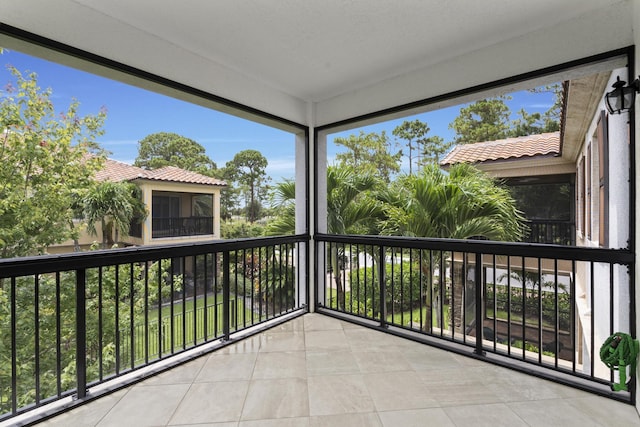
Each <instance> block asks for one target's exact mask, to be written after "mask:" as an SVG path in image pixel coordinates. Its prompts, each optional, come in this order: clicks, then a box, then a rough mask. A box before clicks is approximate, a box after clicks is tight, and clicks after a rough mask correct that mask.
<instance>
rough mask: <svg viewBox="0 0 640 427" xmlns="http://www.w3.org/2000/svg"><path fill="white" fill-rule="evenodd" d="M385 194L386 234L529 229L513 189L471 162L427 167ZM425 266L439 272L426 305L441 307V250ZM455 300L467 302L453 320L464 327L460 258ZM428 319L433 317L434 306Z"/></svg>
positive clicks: (494, 236) (502, 235)
mask: <svg viewBox="0 0 640 427" xmlns="http://www.w3.org/2000/svg"><path fill="white" fill-rule="evenodd" d="M394 184H395V185H393V186H391V187H390V188H388V189H387V191H385V192H383V193H381V198H382V200H383V201H384V210H385V213H386V219H385V221H384V226H383V230H384V232H385V233H386V234H391V235H402V236H412V237H436V238H450V239H469V238H485V239H489V240H507V241H509V240H511V241H513V240H515V241H518V240H520V239H521V238H522V236H523V235H524V232H525V227H524V225H523V222H524V217H523V216H522V214H521V213H520V211H518V209H517V208H516V204H515V201H514V200H513V198H512V197H511V195H510V193H509V191H508V190H507V189H505V188H504V187H502V186H499V185H497V183H496V182H495V181H494V180H493V179H492V178H490V177H489V176H488V175H486V174H484V173H483V172H481V171H479V170H477V169H475V168H474V167H472V166H470V165H467V164H457V165H454V166H453V167H452V168H451V169H450V170H449V172H448V173H446V172H444V171H442V170H441V169H439V168H438V167H437V165H435V164H434V165H431V166H428V167H426V168H425V169H423V171H422V173H421V174H419V175H416V176H406V177H403V178H402V179H400V180H398V181H397V182H396V183H394ZM421 259H422V262H421V264H420V269H421V271H422V273H423V274H424V277H429V278H431V277H433V276H432V274H433V273H434V272H436V271H437V272H439V274H440V277H439V278H438V279H437V281H436V280H434V281H432V282H431V283H430V284H429V283H427V284H426V286H427V287H428V286H431V292H430V295H431V301H430V304H429V301H428V303H427V307H430V308H431V310H434V311H435V312H439V304H441V301H442V299H443V298H444V295H438V294H439V291H440V286H436V285H437V282H440V281H442V280H443V277H442V274H443V271H444V270H445V268H444V266H441V265H439V263H440V260H441V259H442V258H441V254H439V253H438V252H437V251H427V252H426V253H425V254H424V256H423V257H421ZM449 262H451V263H452V264H453V260H450V261H449ZM453 269H454V274H455V275H457V276H458V277H457V280H454V286H453V294H454V298H453V300H454V301H457V302H459V303H462V304H463V307H462V308H461V309H459V310H452V311H453V314H452V315H453V321H454V324H455V326H456V327H458V328H459V327H460V323H461V313H462V311H463V310H464V309H465V307H464V298H462V283H463V282H464V280H462V277H463V274H464V272H463V271H462V270H461V269H462V266H461V265H460V263H457V265H454V266H453ZM427 319H432V316H431V311H429V312H428V314H427Z"/></svg>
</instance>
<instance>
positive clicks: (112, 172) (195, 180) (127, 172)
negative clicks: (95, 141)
mask: <svg viewBox="0 0 640 427" xmlns="http://www.w3.org/2000/svg"><path fill="white" fill-rule="evenodd" d="M95 178H96V179H97V180H98V181H113V182H119V181H133V180H136V179H144V180H151V181H166V182H182V183H185V184H202V185H217V186H225V185H227V183H226V182H224V181H221V180H219V179H216V178H211V177H209V176H206V175H202V174H199V173H196V172H191V171H188V170H185V169H181V168H178V167H175V166H165V167H162V168H159V169H154V170H146V169H142V168H139V167H137V166H132V165H128V164H126V163H123V162H119V161H117V160H112V159H106V160H105V162H104V167H103V168H102V170H100V171H98V172H97V173H96V175H95Z"/></svg>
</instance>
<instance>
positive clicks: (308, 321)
mask: <svg viewBox="0 0 640 427" xmlns="http://www.w3.org/2000/svg"><path fill="white" fill-rule="evenodd" d="M343 323H344V322H342V321H341V320H339V319H334V318H333V317H329V316H324V315H322V314H316V313H310V314H307V315H305V316H304V330H305V331H327V330H332V329H342V324H343Z"/></svg>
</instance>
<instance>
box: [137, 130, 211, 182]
mask: <svg viewBox="0 0 640 427" xmlns="http://www.w3.org/2000/svg"><path fill="white" fill-rule="evenodd" d="M134 165H135V166H138V167H141V168H144V169H158V168H161V167H163V166H176V167H179V168H182V169H186V170H189V171H192V172H197V173H201V174H203V175H208V176H214V175H215V173H216V169H217V166H216V164H215V162H214V161H213V160H211V159H210V158H209V156H207V154H206V152H205V149H204V147H203V146H202V145H200V144H198V143H197V142H196V141H194V140H192V139H189V138H187V137H184V136H181V135H178V134H176V133H170V132H158V133H154V134H151V135H147V136H146V137H144V138H143V139H142V140H140V141H139V142H138V157H136V160H135V162H134Z"/></svg>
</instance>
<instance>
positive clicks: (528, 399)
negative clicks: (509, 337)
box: [41, 314, 640, 427]
mask: <svg viewBox="0 0 640 427" xmlns="http://www.w3.org/2000/svg"><path fill="white" fill-rule="evenodd" d="M41 425H42V426H65V427H66V426H99V427H106V426H118V427H125V426H135V427H141V426H200V427H203V426H217V427H227V426H229V427H231V426H233V427H249V426H296V427H298V426H303V427H304V426H314V427H315V426H349V427H352V426H402V427H411V426H439V427H442V426H474V427H476V426H491V427H496V426H510V427H513V426H563V427H569V426H580V427H586V426H640V418H639V417H638V415H637V413H636V411H635V408H633V407H632V406H630V405H626V404H623V403H619V402H615V401H612V400H610V399H606V398H601V397H597V396H594V395H591V394H588V393H585V392H582V391H579V390H576V389H573V388H570V387H565V386H561V385H558V384H555V383H553V382H549V381H545V380H542V379H538V378H534V377H531V376H527V375H524V374H521V373H518V372H514V371H511V370H508V369H504V368H500V367H496V366H493V365H490V364H487V363H482V362H479V361H476V360H474V359H472V358H468V357H464V356H460V355H456V354H452V353H449V352H446V351H443V350H439V349H434V348H430V347H428V346H425V345H422V344H419V343H414V342H412V341H409V340H405V339H402V338H398V337H394V336H391V335H388V334H384V333H381V332H378V331H374V330H370V329H366V328H364V327H360V326H356V325H352V324H350V323H347V322H343V321H340V320H337V319H333V318H330V317H327V316H323V315H320V314H306V315H304V316H302V317H298V318H296V319H293V320H291V321H289V322H287V323H284V324H281V325H279V326H277V327H275V328H273V329H270V330H268V331H266V332H262V333H260V334H258V335H255V336H253V337H250V338H247V339H245V340H243V341H239V342H237V343H236V344H233V345H230V346H228V347H225V348H223V349H221V350H219V351H216V352H214V353H209V354H207V355H205V356H202V357H200V358H198V359H195V360H193V361H191V362H188V363H186V364H184V365H181V366H179V367H177V368H174V369H172V370H170V371H167V372H164V373H162V374H159V375H157V376H155V377H152V378H150V379H148V380H145V381H143V382H140V383H138V384H136V385H133V386H131V387H129V388H126V389H123V390H120V391H118V392H115V393H112V394H110V395H107V396H105V397H102V398H100V399H97V400H95V401H93V402H90V403H89V404H87V405H84V406H80V407H78V408H75V409H74V410H72V411H69V412H67V413H64V414H62V415H59V416H57V417H55V418H52V419H50V420H47V421H45V422H43V423H42V424H41Z"/></svg>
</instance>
